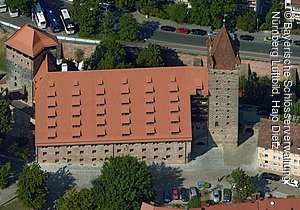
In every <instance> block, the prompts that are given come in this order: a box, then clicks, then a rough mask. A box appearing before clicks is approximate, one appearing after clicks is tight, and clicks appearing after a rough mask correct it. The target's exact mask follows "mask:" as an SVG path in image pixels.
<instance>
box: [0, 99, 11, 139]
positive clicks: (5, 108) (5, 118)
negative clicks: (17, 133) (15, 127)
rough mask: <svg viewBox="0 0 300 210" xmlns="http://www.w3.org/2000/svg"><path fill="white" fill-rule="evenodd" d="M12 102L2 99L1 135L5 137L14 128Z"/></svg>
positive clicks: (0, 108) (0, 106)
mask: <svg viewBox="0 0 300 210" xmlns="http://www.w3.org/2000/svg"><path fill="white" fill-rule="evenodd" d="M9 105H10V102H9V101H7V100H4V99H0V135H1V136H3V135H4V134H6V133H7V132H8V131H10V129H11V128H12V123H11V111H10V108H9Z"/></svg>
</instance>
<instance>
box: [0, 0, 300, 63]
mask: <svg viewBox="0 0 300 210" xmlns="http://www.w3.org/2000/svg"><path fill="white" fill-rule="evenodd" d="M60 4H61V5H60V6H63V7H67V8H69V9H70V7H71V5H70V4H69V3H66V2H64V3H63V2H61V1H60ZM134 15H135V17H136V18H137V20H138V21H139V22H142V21H144V19H145V17H143V16H141V14H139V13H134ZM0 20H2V21H5V22H9V23H11V24H14V25H17V26H22V25H23V24H25V23H27V22H28V23H31V24H34V23H33V21H32V20H31V17H26V16H20V17H18V18H10V17H9V14H8V12H6V13H0ZM155 20H156V19H154V18H152V19H151V18H150V19H149V21H153V22H155ZM168 23H169V24H168ZM158 24H159V23H158ZM160 24H168V25H173V26H175V27H176V26H177V25H176V24H172V22H171V21H161V22H160ZM186 27H188V28H191V27H192V28H194V27H195V26H186ZM158 28H159V25H158V26H157V29H155V31H154V32H153V35H151V36H150V38H149V39H147V42H154V43H158V44H160V45H162V46H165V47H169V48H173V49H175V50H177V51H178V52H183V53H192V54H203V55H204V54H205V53H206V47H205V46H206V44H205V43H206V40H207V38H208V36H197V35H191V34H178V33H172V32H165V31H161V30H160V29H158ZM47 31H48V32H51V31H50V29H49V27H48V28H47ZM151 33H152V32H151ZM240 33H241V32H238V33H237V34H238V36H239V35H240ZM57 35H61V36H70V35H67V34H66V33H65V32H64V31H63V32H60V33H57ZM252 35H253V36H255V40H254V41H253V42H248V41H243V40H241V41H240V56H241V58H242V59H257V60H266V61H268V60H270V56H269V51H270V48H271V45H270V43H264V42H263V36H262V35H261V34H260V35H259V34H252ZM72 37H77V36H76V34H75V35H72ZM294 38H296V39H297V37H295V36H294V37H293V39H294ZM299 39H300V37H299ZM129 45H131V44H129ZM133 45H134V46H144V45H143V44H138V43H134V44H133ZM291 51H292V54H291V56H292V58H291V60H292V63H293V64H300V46H295V45H292V46H291ZM281 54H282V45H281V46H280V47H279V55H281Z"/></svg>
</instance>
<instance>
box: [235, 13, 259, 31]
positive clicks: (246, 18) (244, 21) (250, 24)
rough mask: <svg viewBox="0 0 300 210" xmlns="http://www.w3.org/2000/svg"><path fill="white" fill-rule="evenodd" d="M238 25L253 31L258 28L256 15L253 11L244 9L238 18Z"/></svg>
mask: <svg viewBox="0 0 300 210" xmlns="http://www.w3.org/2000/svg"><path fill="white" fill-rule="evenodd" d="M236 27H237V28H238V29H241V30H243V31H253V30H255V28H256V15H255V13H254V12H253V11H243V12H242V13H241V14H240V15H239V16H238V17H237V20H236Z"/></svg>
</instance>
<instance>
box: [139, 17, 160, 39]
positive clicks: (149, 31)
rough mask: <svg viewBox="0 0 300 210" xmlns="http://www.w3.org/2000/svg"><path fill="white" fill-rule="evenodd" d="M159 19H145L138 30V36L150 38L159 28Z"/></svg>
mask: <svg viewBox="0 0 300 210" xmlns="http://www.w3.org/2000/svg"><path fill="white" fill-rule="evenodd" d="M158 26H159V22H158V21H144V22H143V23H142V24H141V26H140V27H139V30H138V36H139V38H140V39H149V38H150V37H151V36H153V34H154V32H155V31H156V30H157V29H158Z"/></svg>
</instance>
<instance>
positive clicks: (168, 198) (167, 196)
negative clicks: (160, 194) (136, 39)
mask: <svg viewBox="0 0 300 210" xmlns="http://www.w3.org/2000/svg"><path fill="white" fill-rule="evenodd" d="M163 201H164V202H165V203H169V202H171V201H172V196H171V193H170V191H168V190H165V191H164V198H163Z"/></svg>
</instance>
